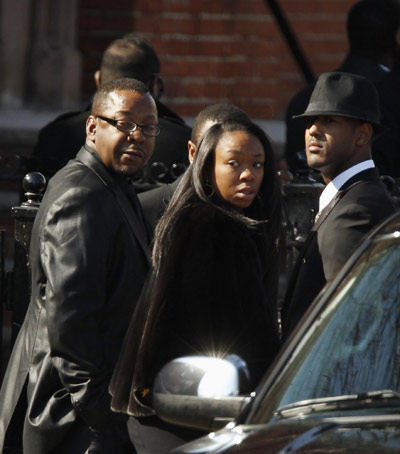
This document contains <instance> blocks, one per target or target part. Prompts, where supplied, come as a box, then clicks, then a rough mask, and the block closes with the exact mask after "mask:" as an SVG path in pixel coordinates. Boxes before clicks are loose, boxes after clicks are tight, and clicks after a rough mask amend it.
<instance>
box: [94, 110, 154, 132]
mask: <svg viewBox="0 0 400 454" xmlns="http://www.w3.org/2000/svg"><path fill="white" fill-rule="evenodd" d="M96 117H98V118H100V119H101V120H104V121H106V122H107V123H110V125H112V126H114V127H115V128H117V129H118V130H119V131H122V132H128V133H131V132H134V131H136V129H137V128H138V127H139V128H140V129H141V130H142V132H143V134H144V135H145V136H148V137H154V136H158V134H160V127H159V126H158V125H151V124H147V125H141V124H139V123H135V122H134V121H125V120H114V119H112V118H107V117H103V116H102V115H96Z"/></svg>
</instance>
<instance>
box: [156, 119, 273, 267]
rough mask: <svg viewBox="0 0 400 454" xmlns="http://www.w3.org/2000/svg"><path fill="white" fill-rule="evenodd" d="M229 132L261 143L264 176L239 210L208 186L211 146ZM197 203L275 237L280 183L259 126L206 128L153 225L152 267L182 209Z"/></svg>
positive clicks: (227, 124)
mask: <svg viewBox="0 0 400 454" xmlns="http://www.w3.org/2000/svg"><path fill="white" fill-rule="evenodd" d="M233 131H245V132H247V133H248V134H252V135H253V136H255V137H256V138H257V139H258V140H259V141H260V142H261V144H262V146H263V149H264V153H265V162H264V177H263V180H262V183H261V186H260V189H259V191H258V194H257V196H256V198H255V199H254V201H253V203H252V204H251V205H250V207H248V208H246V209H244V210H243V211H238V210H236V209H234V207H232V206H231V205H230V204H228V203H227V202H226V201H224V200H223V199H222V198H221V197H219V196H218V195H216V194H215V193H214V190H213V188H212V186H211V174H212V168H213V165H214V159H215V148H216V147H217V144H218V142H219V140H220V139H221V137H222V136H223V134H225V133H226V132H233ZM197 203H205V204H209V205H212V206H214V207H215V209H217V210H219V211H221V212H223V213H225V214H226V215H227V216H229V217H230V218H232V219H234V220H236V221H237V222H241V223H243V224H244V225H246V226H248V227H249V228H257V227H259V228H260V229H261V230H262V231H263V233H265V235H266V237H267V238H268V240H269V241H275V240H276V239H277V237H278V236H279V229H280V213H281V203H280V184H279V180H278V176H277V172H276V159H275V156H274V152H273V149H272V145H271V142H270V140H269V138H268V136H267V135H266V134H265V133H264V131H263V130H262V129H261V128H260V127H259V126H257V125H256V124H254V123H252V122H251V121H246V120H243V121H238V120H235V121H226V122H223V123H216V124H214V125H213V126H211V127H210V128H209V129H208V130H207V131H206V133H205V134H204V136H203V138H202V140H201V142H200V144H199V146H198V148H197V150H196V153H195V156H194V160H193V163H192V164H191V165H190V166H189V168H188V169H187V171H186V172H185V175H184V176H183V178H182V181H181V182H180V184H179V186H178V188H177V189H176V191H175V193H174V195H173V197H172V199H171V201H170V203H169V205H168V207H167V209H166V211H165V212H164V214H163V216H162V217H161V219H160V221H159V223H158V225H157V227H156V230H155V237H154V247H153V266H154V268H155V269H156V270H157V269H158V267H159V265H160V263H161V261H162V259H163V256H164V255H165V254H167V252H168V250H169V245H170V241H171V235H172V232H173V230H174V226H175V224H176V223H177V222H178V220H179V219H180V217H181V216H182V215H183V213H184V212H185V210H186V208H188V207H190V206H192V205H194V204H197Z"/></svg>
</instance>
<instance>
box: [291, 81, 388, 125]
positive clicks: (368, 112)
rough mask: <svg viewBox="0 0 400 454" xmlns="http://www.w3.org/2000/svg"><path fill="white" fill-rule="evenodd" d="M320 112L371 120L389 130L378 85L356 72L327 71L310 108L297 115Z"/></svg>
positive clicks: (304, 115)
mask: <svg viewBox="0 0 400 454" xmlns="http://www.w3.org/2000/svg"><path fill="white" fill-rule="evenodd" d="M318 115H334V116H338V117H348V118H355V119H357V120H362V121H366V122H368V123H371V124H372V125H373V126H374V127H376V129H377V130H378V131H382V130H383V129H385V127H384V126H382V124H381V120H380V116H381V115H380V109H379V99H378V92H377V91H376V88H375V86H374V85H373V84H372V82H370V81H369V80H368V79H366V78H365V77H363V76H358V75H356V74H350V73H343V72H327V73H323V74H321V75H320V76H319V78H318V80H317V83H316V84H315V87H314V90H313V92H312V94H311V98H310V102H309V103H308V106H307V109H306V110H305V111H304V113H302V114H301V115H295V116H293V118H302V117H315V116H318Z"/></svg>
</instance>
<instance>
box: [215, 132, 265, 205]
mask: <svg viewBox="0 0 400 454" xmlns="http://www.w3.org/2000/svg"><path fill="white" fill-rule="evenodd" d="M264 160H265V153H264V148H263V146H262V144H261V142H260V141H259V140H258V139H257V138H256V137H255V136H253V135H252V134H249V133H247V132H245V131H230V132H225V133H224V134H223V135H222V136H221V138H220V139H219V142H218V143H217V146H216V148H215V161H214V169H213V172H212V184H213V187H214V191H215V192H216V193H217V194H218V195H219V196H220V197H221V198H222V199H224V200H225V201H226V202H228V203H230V204H231V205H232V206H233V207H234V208H237V209H243V208H247V207H249V206H250V205H251V204H252V203H253V200H254V198H255V197H256V195H257V192H258V190H259V189H260V186H261V182H262V179H263V177H264Z"/></svg>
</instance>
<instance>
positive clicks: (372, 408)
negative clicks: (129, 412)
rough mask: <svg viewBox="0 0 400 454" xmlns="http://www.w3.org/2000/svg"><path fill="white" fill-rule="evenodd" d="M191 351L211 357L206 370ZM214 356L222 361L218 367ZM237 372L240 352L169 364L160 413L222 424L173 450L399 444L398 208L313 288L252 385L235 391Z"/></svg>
mask: <svg viewBox="0 0 400 454" xmlns="http://www.w3.org/2000/svg"><path fill="white" fill-rule="evenodd" d="M198 360H200V361H203V362H204V361H205V362H207V361H210V362H211V367H209V368H208V372H206V370H207V367H203V366H202V365H200V363H196V361H198ZM213 361H214V364H215V361H216V363H218V364H219V363H220V362H221V361H222V362H223V361H225V369H226V371H225V372H224V371H223V370H222V369H221V370H219V371H218V372H216V369H215V365H213V364H212V362H213ZM229 368H230V369H229ZM210 374H211V375H210ZM228 377H230V379H229V380H228ZM220 379H227V381H225V384H224V385H223V387H222V388H219V387H218V381H219V380H220ZM245 382H246V370H245V367H244V366H243V364H242V362H241V361H240V359H238V358H233V360H232V358H228V359H225V360H215V359H208V360H206V359H204V358H197V359H196V358H194V359H193V358H189V359H185V358H184V359H179V360H177V361H175V362H172V363H170V364H168V365H167V366H166V367H165V368H164V369H163V370H162V371H161V372H160V374H159V376H158V379H157V382H156V384H155V392H154V395H153V399H154V406H155V408H156V411H157V413H158V414H159V416H160V417H162V418H163V419H165V420H166V421H169V422H173V423H175V424H182V425H190V426H192V427H198V428H203V429H205V430H206V429H207V428H209V429H211V430H212V429H215V430H216V429H217V428H218V427H221V426H223V428H222V429H220V430H216V431H213V432H211V433H209V434H208V435H205V436H204V437H202V438H200V439H197V440H195V441H193V442H191V443H187V444H185V445H183V446H181V447H179V448H177V449H176V450H174V451H173V452H174V453H180V454H211V453H224V454H225V453H226V454H228V453H230V454H232V453H235V454H238V453H241V454H261V453H262V454H269V453H280V454H284V453H303V454H305V453H308V454H317V453H318V454H322V453H326V454H328V453H329V454H331V453H335V454H336V453H337V454H339V453H341V454H344V453H363V454H367V453H379V454H389V453H400V214H399V213H397V214H395V215H393V216H392V217H391V218H389V219H388V220H387V221H386V222H385V223H384V224H383V225H381V226H380V227H379V228H377V229H375V230H374V231H373V232H372V233H371V234H370V235H368V236H367V237H366V238H365V239H364V240H363V242H362V244H361V245H360V246H359V248H358V249H357V251H356V252H355V253H354V254H353V255H352V257H351V258H350V260H349V261H348V262H347V264H346V265H345V266H344V267H343V269H342V270H341V271H340V273H339V274H338V275H337V276H336V278H335V279H334V280H333V281H332V282H331V283H330V284H329V285H327V286H326V287H325V289H324V290H323V291H322V292H321V293H320V295H319V296H318V297H317V298H316V300H315V301H314V302H313V304H312V306H311V307H310V309H309V310H308V312H307V313H306V314H305V316H304V318H303V319H302V322H301V323H300V324H299V326H298V327H297V328H296V330H295V331H294V332H293V334H292V335H291V337H290V338H289V339H288V341H287V342H286V344H285V346H284V347H283V349H282V351H281V353H280V354H279V357H278V358H277V360H276V361H275V363H274V364H273V365H272V366H271V368H270V369H269V370H268V371H267V373H266V375H265V377H264V379H263V380H262V381H261V383H260V385H259V387H258V388H257V390H256V392H254V393H251V394H248V395H240V394H239V393H240V391H239V388H240V384H241V383H245ZM226 383H229V385H228V386H226ZM224 387H225V388H224ZM223 389H225V392H224V391H223Z"/></svg>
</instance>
